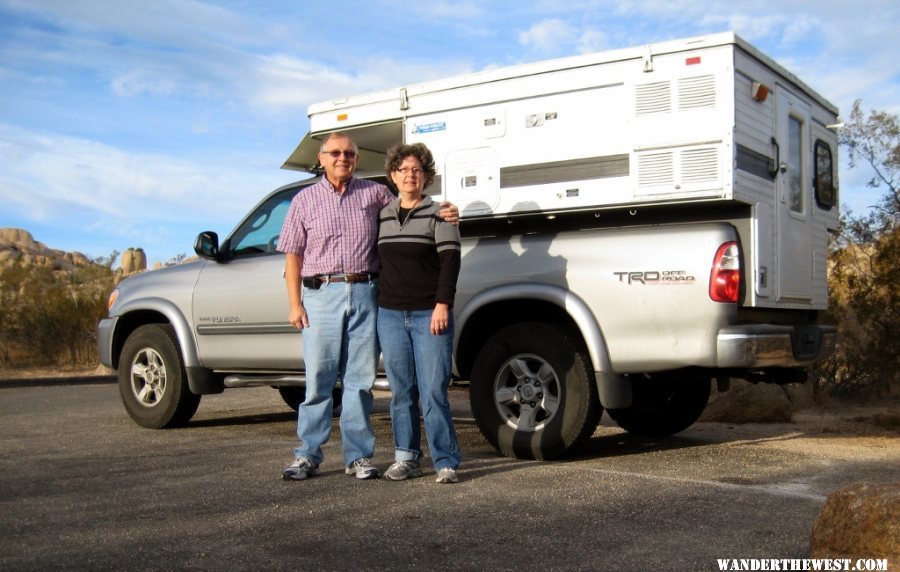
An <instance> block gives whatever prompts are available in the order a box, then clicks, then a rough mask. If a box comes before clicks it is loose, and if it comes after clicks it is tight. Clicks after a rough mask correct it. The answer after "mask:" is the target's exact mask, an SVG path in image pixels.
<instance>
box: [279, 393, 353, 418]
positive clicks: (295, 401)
mask: <svg viewBox="0 0 900 572" xmlns="http://www.w3.org/2000/svg"><path fill="white" fill-rule="evenodd" d="M278 393H279V394H281V399H283V400H284V402H285V403H286V404H287V406H288V407H290V408H291V409H293V410H294V411H299V410H300V404H301V403H303V400H304V399H306V388H305V387H294V386H288V387H279V388H278ZM343 398H344V392H343V390H342V389H341V388H340V387H335V388H334V391H333V392H332V393H331V403H332V409H331V414H332V415H333V416H334V417H340V416H341V403H342V400H343Z"/></svg>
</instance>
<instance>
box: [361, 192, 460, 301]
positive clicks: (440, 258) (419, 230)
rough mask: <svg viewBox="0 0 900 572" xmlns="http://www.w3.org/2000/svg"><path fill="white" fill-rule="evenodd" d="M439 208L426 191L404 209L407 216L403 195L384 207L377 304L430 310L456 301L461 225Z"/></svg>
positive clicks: (379, 244) (379, 247)
mask: <svg viewBox="0 0 900 572" xmlns="http://www.w3.org/2000/svg"><path fill="white" fill-rule="evenodd" d="M439 210H440V206H439V205H437V204H435V203H434V202H433V201H432V200H431V197H428V196H425V197H422V200H421V202H420V203H419V204H418V206H416V207H415V208H414V209H412V210H411V211H409V213H408V214H407V213H406V212H404V213H403V214H404V217H403V218H401V212H400V199H395V200H393V201H391V203H390V204H389V205H387V206H386V207H384V208H383V209H382V210H381V215H380V217H379V221H378V222H379V228H378V256H379V257H380V258H381V276H380V280H379V286H378V305H379V306H381V307H383V308H389V309H391V310H428V309H431V308H434V305H435V304H437V303H440V302H442V303H445V304H449V305H450V306H453V298H454V296H455V295H456V279H457V278H458V277H459V264H460V244H459V229H458V228H457V227H456V226H454V225H452V224H450V223H448V222H445V221H444V219H442V218H441V217H440V216H439V215H438V211H439ZM404 211H405V209H404Z"/></svg>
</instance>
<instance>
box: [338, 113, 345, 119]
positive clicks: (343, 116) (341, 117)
mask: <svg viewBox="0 0 900 572" xmlns="http://www.w3.org/2000/svg"><path fill="white" fill-rule="evenodd" d="M337 120H338V121H347V114H346V113H339V114H338V116H337Z"/></svg>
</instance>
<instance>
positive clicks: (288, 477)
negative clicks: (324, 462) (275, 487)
mask: <svg viewBox="0 0 900 572" xmlns="http://www.w3.org/2000/svg"><path fill="white" fill-rule="evenodd" d="M318 474H319V465H317V464H315V463H313V462H312V461H310V460H309V459H307V458H306V457H297V458H296V459H294V462H293V463H291V464H290V465H288V466H287V467H285V468H284V470H283V471H282V472H281V479H282V480H284V481H305V480H306V479H307V478H309V477H314V476H316V475H318Z"/></svg>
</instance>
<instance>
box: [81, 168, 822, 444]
mask: <svg viewBox="0 0 900 572" xmlns="http://www.w3.org/2000/svg"><path fill="white" fill-rule="evenodd" d="M315 181H316V179H308V180H304V181H301V182H298V183H294V184H291V185H287V186H285V187H282V188H280V189H278V190H276V191H274V192H272V193H271V194H270V195H268V196H267V197H266V198H265V199H263V200H262V201H261V202H260V203H259V204H258V205H257V206H256V208H254V209H253V210H252V212H250V214H249V215H247V216H246V217H245V218H244V220H243V221H241V223H240V224H239V225H238V226H237V228H236V229H235V230H234V231H233V232H232V233H231V234H230V235H229V236H228V237H227V238H226V239H225V240H223V241H222V242H221V243H220V242H219V239H218V236H217V235H216V234H215V233H213V232H204V233H201V234H200V235H199V236H198V238H197V243H196V245H195V250H196V252H197V253H198V254H199V256H200V259H199V260H196V261H193V262H189V263H186V264H182V265H178V266H174V267H169V268H165V269H160V270H154V271H151V272H146V273H143V274H140V275H136V276H133V277H130V278H127V279H125V280H123V281H122V282H121V284H120V285H119V286H118V288H117V289H116V291H114V292H113V293H112V295H111V296H110V304H109V317H108V318H105V319H103V320H102V321H101V322H100V324H99V336H98V348H99V353H100V357H101V362H102V363H103V364H105V365H107V366H110V367H113V368H116V369H117V370H118V381H119V389H120V393H121V397H122V401H123V402H124V405H125V408H126V410H127V412H128V414H129V415H130V416H131V417H132V418H133V419H134V420H135V421H136V422H137V423H138V424H140V425H142V426H145V427H151V428H162V427H173V426H178V425H183V424H185V423H187V422H188V421H189V420H190V418H191V417H192V415H193V414H194V412H195V411H196V409H197V406H198V404H199V401H200V397H201V395H204V394H212V393H219V392H222V391H223V390H224V389H225V388H232V387H245V386H252V385H266V386H272V387H274V388H277V389H278V390H279V391H280V392H281V395H282V397H283V398H284V400H285V401H286V402H287V403H288V404H289V405H291V406H292V407H294V408H296V407H297V405H298V404H299V403H300V402H301V401H302V399H303V397H304V391H303V384H304V377H303V371H304V365H303V355H302V349H301V343H300V336H301V335H302V334H300V333H299V332H298V331H297V330H296V329H294V328H293V327H292V326H291V325H290V324H289V323H288V322H287V319H286V318H287V313H288V302H287V293H286V288H285V284H284V279H283V277H284V256H283V255H282V254H280V253H278V252H277V250H276V246H277V242H278V235H279V232H280V230H281V225H282V220H283V218H284V216H285V213H286V211H287V209H288V205H289V204H290V201H291V199H292V197H293V196H294V195H295V194H296V193H298V192H302V191H303V188H304V187H305V186H307V185H309V184H312V183H314V182H315ZM748 213H749V211H748V210H746V209H744V208H743V207H740V206H734V205H732V206H722V205H719V206H714V205H710V206H703V205H690V206H686V207H673V206H667V207H664V208H657V209H654V208H653V207H647V208H643V209H641V210H640V211H638V210H636V209H630V210H626V211H609V212H585V213H571V214H568V215H560V216H555V215H554V216H543V215H541V214H539V213H538V214H534V213H532V214H524V215H519V216H504V217H499V218H491V219H483V220H467V219H466V218H465V212H463V215H464V220H463V221H462V223H461V225H460V230H461V233H462V235H463V257H462V272H461V275H460V278H459V283H458V295H457V298H456V304H455V318H456V332H457V333H456V340H455V346H454V348H455V368H454V374H455V375H456V376H457V378H458V379H459V380H468V381H469V390H470V399H471V406H472V411H473V414H474V416H475V419H476V421H477V423H478V427H479V428H480V430H481V432H482V433H483V435H484V436H485V438H486V439H487V440H488V441H489V442H490V443H491V444H492V445H494V446H495V447H496V448H497V449H498V450H499V451H500V452H502V453H503V454H506V455H511V456H517V457H522V458H550V457H553V456H557V455H560V454H562V453H564V452H566V451H567V450H569V449H570V448H571V447H572V446H574V445H575V444H577V443H578V442H579V441H581V440H583V439H585V438H587V437H588V436H590V435H591V434H592V433H593V432H594V430H595V429H596V427H597V424H598V422H599V420H600V416H601V414H602V412H603V410H604V409H606V410H607V412H608V413H609V415H610V416H611V417H612V418H613V419H614V420H615V421H616V422H617V423H618V424H619V425H620V426H622V427H623V428H624V429H626V430H627V431H629V432H633V433H637V434H643V435H668V434H672V433H675V432H678V431H681V430H683V429H685V428H686V427H688V426H689V425H691V424H692V423H693V422H694V421H696V420H697V418H698V417H699V416H700V414H701V413H702V411H703V409H704V407H705V406H706V403H707V400H708V397H709V392H710V384H711V382H712V381H713V380H715V381H716V382H717V383H718V384H719V387H720V389H724V388H726V387H727V384H728V380H729V379H730V378H733V377H741V378H747V379H750V380H752V381H760V382H775V383H785V382H793V381H802V380H803V378H804V375H805V372H804V369H803V368H804V367H805V366H807V365H809V364H811V363H812V362H814V361H815V360H817V359H820V358H821V357H823V356H825V355H827V354H828V353H829V352H830V351H831V350H832V349H833V346H834V342H835V334H834V329H833V328H831V327H829V326H825V325H821V324H819V323H818V320H819V314H818V313H817V312H814V311H808V310H805V311H803V310H784V309H777V310H775V309H769V310H766V309H760V308H750V307H745V306H744V305H743V304H742V300H743V298H744V295H745V290H746V288H747V284H746V282H747V281H746V278H745V277H744V275H743V269H744V265H745V260H744V253H743V251H742V246H741V234H742V229H743V231H744V232H746V226H747V223H746V221H747V220H748V217H749V215H748ZM377 385H380V386H381V387H386V384H385V383H384V380H381V379H380V380H378V381H377ZM335 398H336V403H339V399H340V395H339V393H338V394H337V395H335Z"/></svg>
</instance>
